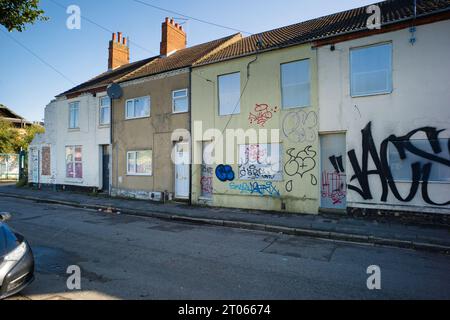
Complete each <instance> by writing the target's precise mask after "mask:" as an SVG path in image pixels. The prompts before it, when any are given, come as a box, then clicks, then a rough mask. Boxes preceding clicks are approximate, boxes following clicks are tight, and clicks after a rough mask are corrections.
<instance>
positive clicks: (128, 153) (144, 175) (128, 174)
mask: <svg viewBox="0 0 450 320" xmlns="http://www.w3.org/2000/svg"><path fill="white" fill-rule="evenodd" d="M145 151H150V152H151V159H152V166H151V173H137V172H136V171H137V170H136V166H137V154H138V153H139V152H145ZM130 154H134V161H135V163H134V172H130V170H129V169H130V168H129V166H128V164H129V159H130ZM126 166H127V176H137V177H152V176H153V150H136V151H128V152H127V163H126Z"/></svg>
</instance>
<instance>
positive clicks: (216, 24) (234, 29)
mask: <svg viewBox="0 0 450 320" xmlns="http://www.w3.org/2000/svg"><path fill="white" fill-rule="evenodd" d="M131 1H133V2H136V3H140V4H142V5H144V6H147V7H151V8H153V9H157V10H160V11H164V12H167V13H171V14H176V15H179V16H181V17H184V18H187V19H190V20H194V21H197V22H201V23H205V24H209V25H212V26H215V27H219V28H223V29H227V30H231V31H235V32H240V33H243V34H247V35H252V34H253V33H251V32H248V31H244V30H240V29H236V28H232V27H228V26H224V25H222V24H218V23H215V22H211V21H207V20H203V19H200V18H195V17H192V16H189V15H186V14H182V13H179V12H176V11H173V10H170V9H165V8H162V7H158V6H155V5H153V4H150V3H148V2H145V1H141V0H131Z"/></svg>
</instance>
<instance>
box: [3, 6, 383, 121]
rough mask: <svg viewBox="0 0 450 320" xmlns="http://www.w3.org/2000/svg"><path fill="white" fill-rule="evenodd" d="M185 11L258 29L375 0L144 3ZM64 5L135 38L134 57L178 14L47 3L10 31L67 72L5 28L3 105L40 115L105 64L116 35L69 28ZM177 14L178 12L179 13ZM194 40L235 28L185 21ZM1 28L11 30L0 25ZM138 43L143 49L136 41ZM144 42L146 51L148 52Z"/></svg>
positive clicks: (86, 26) (154, 46)
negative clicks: (39, 14)
mask: <svg viewBox="0 0 450 320" xmlns="http://www.w3.org/2000/svg"><path fill="white" fill-rule="evenodd" d="M142 1H144V2H148V3H151V4H153V5H156V6H160V7H163V8H167V9H170V10H173V11H177V12H180V13H182V14H185V15H189V16H193V17H196V18H200V19H204V20H208V21H212V22H215V23H218V24H221V25H226V26H230V27H233V28H236V29H239V30H244V31H248V32H252V33H258V32H261V31H266V30H270V29H274V28H278V27H281V26H285V25H289V24H293V23H297V22H300V21H304V20H308V19H311V18H316V17H319V16H323V15H327V14H330V13H334V12H338V11H343V10H347V9H351V8H355V7H359V6H364V5H367V4H370V3H373V2H376V1H373V0H339V1H336V0H276V1H275V0H269V1H261V0H226V1H214V0H185V1H182V0H172V1H162V0H142ZM54 2H58V3H59V4H60V5H62V6H63V7H64V8H67V7H68V6H69V5H72V4H75V5H78V6H79V7H80V8H81V14H82V15H83V16H85V17H86V18H88V19H90V20H92V21H94V22H95V23H96V24H99V25H101V26H103V27H104V28H106V29H109V30H113V31H122V32H123V33H124V34H125V36H128V37H130V40H131V41H132V44H131V46H130V50H131V61H136V60H139V59H143V58H146V57H149V56H151V55H156V54H158V53H159V43H160V41H161V30H160V29H161V23H162V21H163V20H164V18H165V17H166V16H173V15H171V14H169V13H166V12H162V11H159V10H156V9H153V8H150V7H147V6H144V5H142V4H139V3H136V2H135V1H133V0H95V1H92V0H78V1H76V0H41V6H42V7H43V9H44V10H45V11H46V15H47V16H48V17H49V18H50V20H49V21H47V22H39V23H37V24H35V25H30V26H28V27H27V29H26V30H25V31H24V32H22V33H18V32H12V33H9V35H10V36H11V37H14V38H15V39H17V41H19V42H20V43H22V44H23V45H24V46H26V47H28V48H29V49H30V50H31V51H32V52H33V53H35V54H36V55H38V56H39V57H41V58H42V59H43V60H45V61H46V62H47V63H49V64H51V65H52V66H53V67H54V68H56V69H57V70H58V71H59V72H61V73H62V74H64V76H65V77H67V78H69V79H70V80H71V81H72V82H73V83H71V81H69V80H68V79H66V78H65V77H63V76H61V75H60V74H58V72H56V71H54V70H52V68H50V67H49V66H47V65H46V64H44V63H43V62H41V61H40V60H39V59H37V58H36V57H35V56H33V55H32V54H30V53H29V52H28V51H26V50H25V49H24V48H23V47H21V46H20V45H18V44H17V43H16V42H14V41H13V40H12V39H10V38H9V37H8V36H6V35H5V34H4V33H3V32H0V103H1V104H4V105H7V106H8V107H10V108H11V109H13V110H14V111H15V112H16V113H18V114H20V115H22V116H24V117H25V118H27V119H28V120H42V119H43V117H44V108H45V106H46V105H47V104H48V103H49V102H50V101H51V100H52V99H53V98H54V96H55V95H57V94H58V93H61V92H63V91H65V90H67V89H70V88H71V87H73V86H74V84H79V83H82V82H84V81H86V80H88V79H90V78H92V77H94V76H95V75H97V74H100V73H102V72H104V71H106V69H107V61H108V51H107V48H108V42H109V40H110V38H111V34H110V33H109V32H108V31H106V30H103V29H102V28H100V27H98V26H96V25H94V24H91V23H89V22H87V21H86V20H82V23H81V29H80V30H69V29H67V28H66V20H67V18H68V16H69V15H68V14H67V13H66V10H65V9H64V8H62V7H60V6H58V5H56V4H55V3H54ZM175 17H176V16H175ZM185 28H186V30H187V33H188V45H189V46H192V45H195V44H199V43H202V42H206V41H210V40H213V39H216V38H220V37H223V36H226V35H229V34H232V33H234V32H233V31H230V30H226V29H222V28H219V27H215V26H211V25H207V24H203V23H200V22H196V21H193V20H189V21H187V23H186V25H185ZM0 29H1V31H5V30H6V29H5V28H3V27H2V26H0ZM133 43H136V44H137V45H138V46H136V45H134V44H133ZM141 47H143V48H145V50H144V49H142V48H141Z"/></svg>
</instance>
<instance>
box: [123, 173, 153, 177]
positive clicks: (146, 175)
mask: <svg viewBox="0 0 450 320" xmlns="http://www.w3.org/2000/svg"><path fill="white" fill-rule="evenodd" d="M127 177H153V175H152V174H137V173H136V174H131V173H127Z"/></svg>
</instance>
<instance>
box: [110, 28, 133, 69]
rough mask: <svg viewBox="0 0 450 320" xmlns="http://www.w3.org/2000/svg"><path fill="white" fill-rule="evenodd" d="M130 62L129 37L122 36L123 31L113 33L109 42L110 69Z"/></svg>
mask: <svg viewBox="0 0 450 320" xmlns="http://www.w3.org/2000/svg"><path fill="white" fill-rule="evenodd" d="M127 63H130V48H129V47H128V46H127V39H126V38H125V37H122V32H118V33H117V34H115V33H113V35H112V40H111V41H110V42H109V58H108V70H112V69H116V68H118V67H120V66H123V65H124V64H127Z"/></svg>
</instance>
